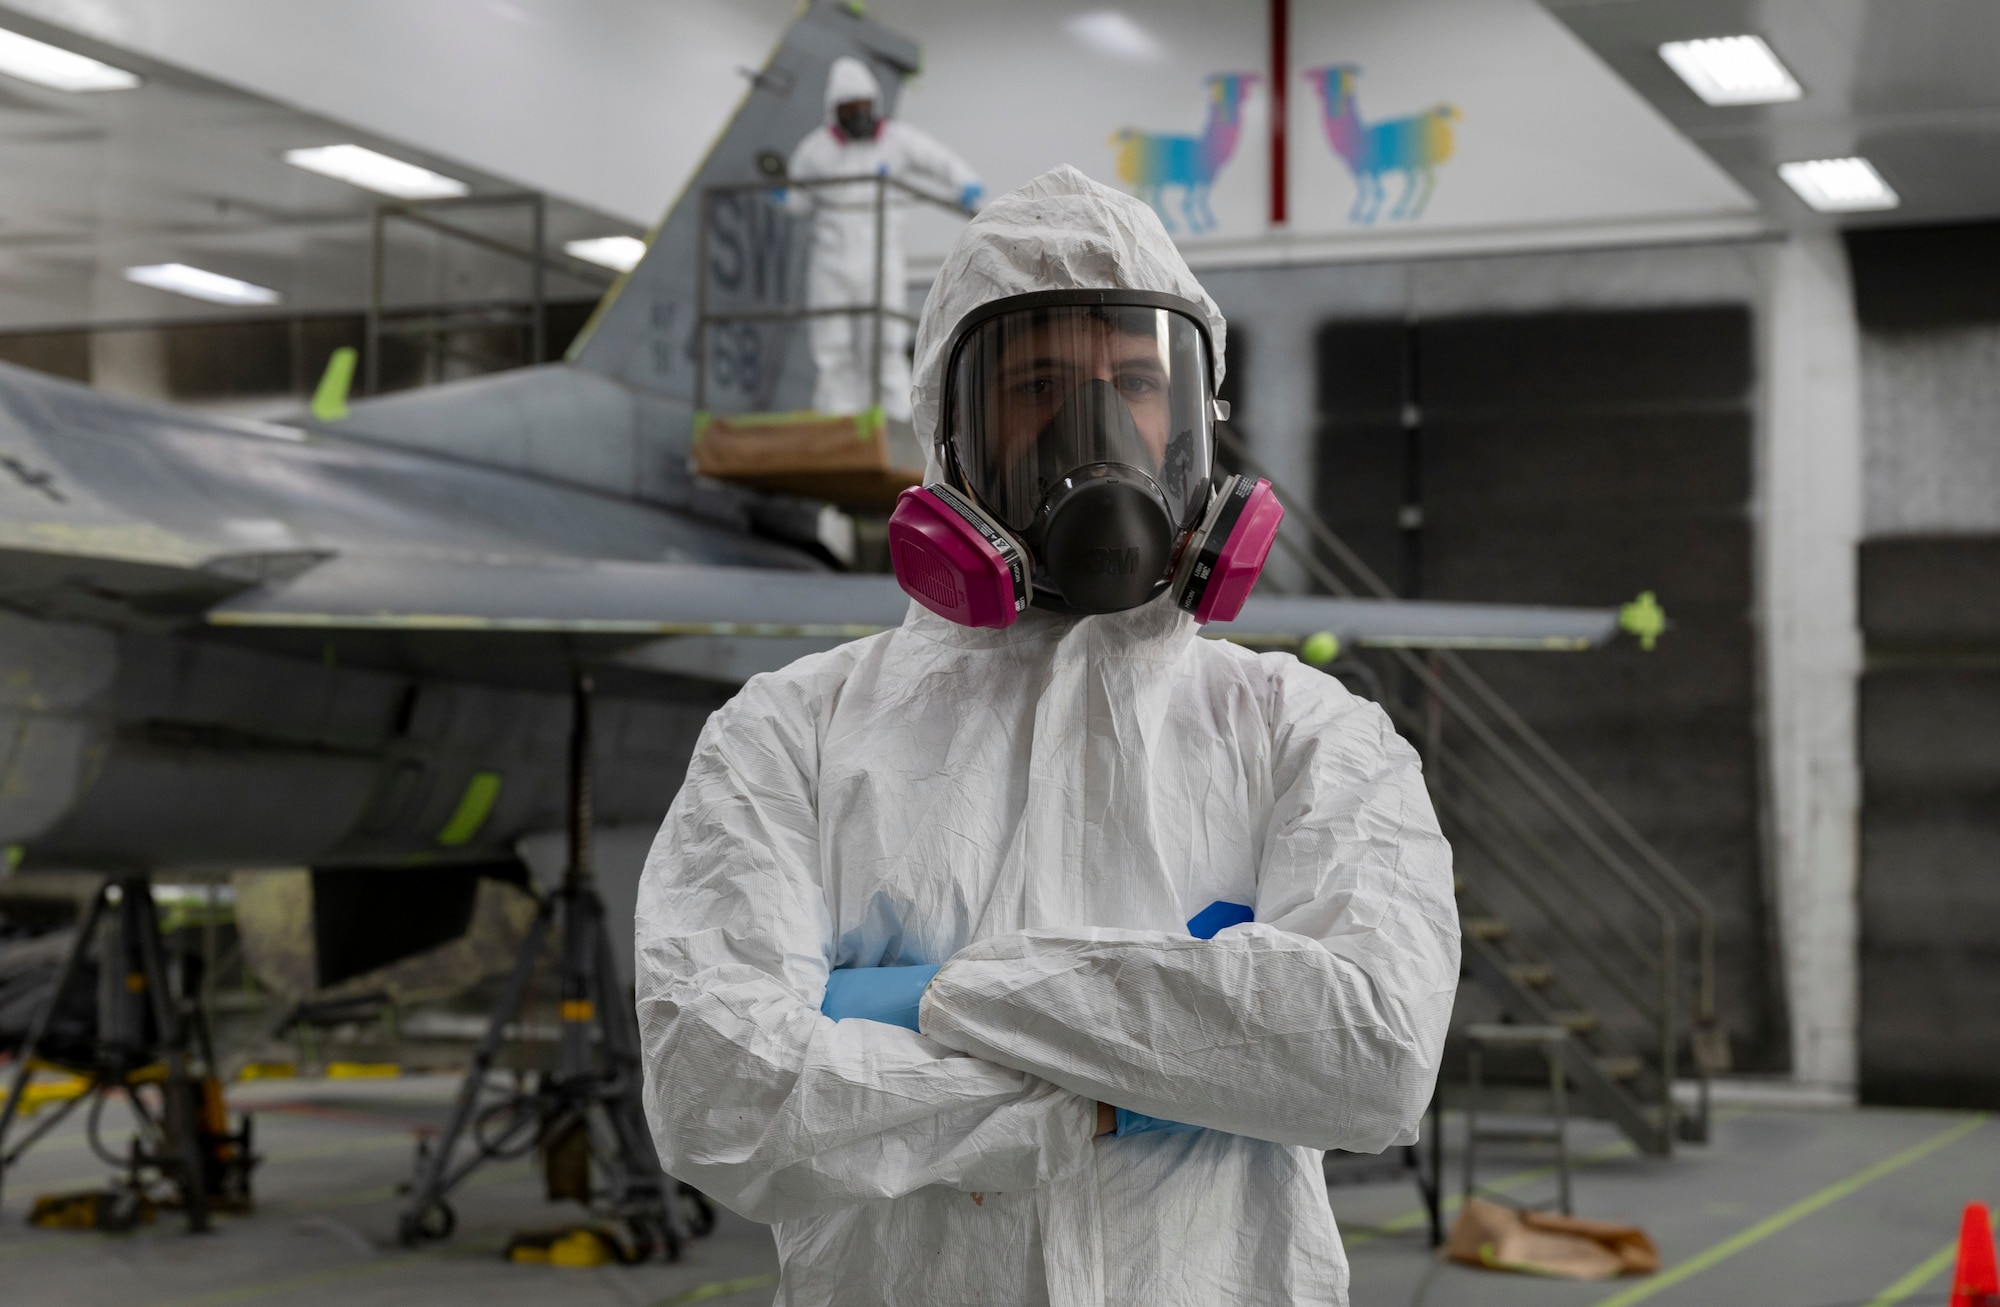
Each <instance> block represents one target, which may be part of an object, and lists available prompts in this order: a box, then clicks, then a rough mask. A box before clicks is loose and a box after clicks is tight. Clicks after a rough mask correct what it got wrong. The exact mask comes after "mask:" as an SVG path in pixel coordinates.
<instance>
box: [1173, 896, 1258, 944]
mask: <svg viewBox="0 0 2000 1307" xmlns="http://www.w3.org/2000/svg"><path fill="white" fill-rule="evenodd" d="M1256 919H1257V913H1256V910H1255V909H1254V908H1249V907H1246V906H1244V905H1243V904H1241V903H1225V902H1223V901H1222V900H1221V899H1217V900H1216V901H1215V902H1213V903H1211V904H1209V905H1208V906H1207V907H1205V908H1203V909H1202V910H1201V911H1200V912H1197V913H1195V914H1194V915H1193V916H1192V917H1189V918H1188V934H1190V935H1192V936H1194V937H1195V938H1196V939H1214V938H1215V937H1216V935H1218V934H1220V933H1221V932H1222V931H1225V930H1228V929H1229V928H1230V927H1231V926H1241V925H1243V924H1244V923H1245V922H1248V921H1255V920H1256Z"/></svg>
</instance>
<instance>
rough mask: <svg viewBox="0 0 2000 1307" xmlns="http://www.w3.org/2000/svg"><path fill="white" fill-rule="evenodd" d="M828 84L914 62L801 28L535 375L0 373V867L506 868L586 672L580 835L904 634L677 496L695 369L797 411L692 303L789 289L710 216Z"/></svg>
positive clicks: (796, 131) (804, 19) (787, 516)
mask: <svg viewBox="0 0 2000 1307" xmlns="http://www.w3.org/2000/svg"><path fill="white" fill-rule="evenodd" d="M841 55H853V56H856V57H859V58H862V59H865V60H867V61H869V62H870V63H871V64H873V65H874V66H875V67H876V69H877V71H878V73H879V74H880V81H881V82H882V84H883V86H884V87H885V88H887V89H888V94H889V95H890V96H892V97H893V96H894V94H895V88H896V87H897V86H898V85H899V84H900V82H901V80H902V78H903V77H904V76H906V75H908V74H909V73H911V72H914V71H915V69H916V67H917V64H918V58H919V56H918V51H917V48H916V47H915V45H914V44H912V43H911V42H910V41H908V40H907V39H905V38H903V37H902V36H900V35H898V34H896V33H894V32H891V31H888V30H887V29H885V28H883V27H881V26H879V25H876V24H874V23H871V22H869V21H867V20H866V19H865V18H863V17H861V16H860V6H859V5H853V6H848V5H841V4H832V3H817V4H814V5H813V6H811V7H810V8H808V9H807V10H806V11H805V12H804V13H802V14H801V16H800V17H799V18H798V19H797V20H796V21H795V22H794V23H793V25H792V26H791V28H790V29H789V30H788V31H787V32H786V33H785V35H784V37H783V38H782V39H781V41H780V42H779V44H778V46H777V47H776V49H775V50H774V51H773V53H772V55H771V56H770V58H769V59H768V61H767V62H766V63H765V64H764V66H763V67H762V68H761V69H760V70H758V71H756V72H755V73H754V75H752V76H751V77H750V79H749V81H748V85H747V88H746V91H745V95H744V99H743V103H742V105H741V107H740V108H739V109H738V111H737V112H736V114H735V116H734V117H733V118H732V120H731V121H730V123H729V124H728V126H727V127H726V129H725V130H724V132H723V134H722V136H721V137H720V139H719V140H718V141H717V143H716V144H715V146H714V148H713V149H712V150H711V151H710V153H709V155H708V157H707V159H706V160H705V162H704V163H703V165H702V166H701V168H700V169H699V171H698V172H697V174H696V176H695V177H694V178H693V179H691V181H690V182H689V184H688V187H687V189H686V190H685V191H684V193H683V194H682V196H681V197H680V199H679V200H677V201H676V203H675V204H674V206H673V207H672V209H671V211H670V212H669V214H668V216H667V218H666V219H665V221H664V222H663V223H662V224H661V226H660V227H659V228H658V229H657V230H656V231H655V232H654V234H653V237H652V240H651V242H650V248H649V252H648V254H647V255H646V257H645V259H644V260H643V261H642V262H641V263H640V264H639V265H638V266H637V267H636V268H635V269H634V270H633V271H632V272H631V273H630V274H628V275H627V276H626V277H625V278H624V279H623V280H622V281H621V283H620V284H618V285H617V286H614V287H613V289H612V290H611V292H610V293H609V294H608V296H607V297H606V300H605V301H604V303H603V304H602V305H601V306H600V308H599V310H598V313H597V315H596V317H595V319H594V320H593V322H592V324H591V325H590V326H589V327H588V328H587V329H586V331H585V333H584V334H583V335H582V336H581V337H580V339H579V343H578V344H577V345H576V346H575V347H573V348H572V350H571V353H570V356H569V357H568V358H567V359H566V360H564V361H563V362H561V363H557V364H551V365H547V366H541V367H534V368H526V369H521V370H519V371H515V372H511V373H503V374H498V375H494V376H490V377H485V378H478V379H473V380H470V381H465V382H459V383H452V384H447V385H442V386H438V387H434V388H430V389H426V390H420V391H415V392H407V393H404V394H400V395H390V396H381V397H373V398H363V399H356V400H352V401H349V400H348V399H347V398H346V397H345V396H344V395H343V394H342V393H340V387H339V386H338V385H334V386H332V387H330V388H329V389H328V390H327V392H326V393H323V394H322V395H321V396H320V402H319V403H317V404H316V406H315V410H316V411H315V416H314V417H312V418H310V419H302V420H301V421H299V422H298V423H296V424H283V423H268V422H252V421H242V420H233V419H225V418H220V417H212V416H205V415H201V414H197V413H194V412H189V411H183V410H177V409H172V408H167V407H159V406H151V405H145V404H139V403H132V402H127V401H123V400H119V399H114V398H111V397H108V396H105V395H102V394H99V393H96V392H93V391H91V390H89V389H86V388H83V387H80V386H76V385H73V384H70V383H67V382H64V381H59V380H54V379H51V378H48V377H44V376H39V375H36V374H32V373H29V372H25V371H21V370H19V369H15V368H11V367H0V849H4V858H5V865H6V867H7V868H8V869H12V868H17V867H22V868H52V869H62V868H78V869H88V870H92V871H100V872H106V871H122V872H131V871H139V870H155V869H161V868H199V869H212V870H221V869H228V868H255V867H273V866H312V867H383V868H393V867H405V868H412V869H415V868H422V867H431V866H438V865H448V864H458V865H467V864H476V863H480V862H487V861H492V860H496V859H511V858H512V856H513V853H512V850H513V849H514V848H515V846H516V844H517V842H518V841H519V840H521V839H522V838H523V837H524V836H526V835H529V834H531V833H533V832H538V831H549V830H555V829H558V828H560V827H561V826H562V824H563V820H564V805H565V763H564V740H565V738H566V735H567V731H568V726H569V713H570V700H569V696H568V690H569V685H570V678H571V677H572V675H573V673H574V671H575V669H576V668H577V667H578V666H588V667H590V668H592V669H593V670H594V675H595V679H596V683H597V689H598V698H597V704H598V706H597V723H596V730H595V738H596V740H597V741H598V744H597V750H596V755H597V756H596V761H597V766H596V768H595V773H596V776H597V777H598V782H597V789H596V794H595V819H596V820H597V821H598V822H599V823H602V824H606V825H615V824H624V823H638V822H652V821H657V820H658V819H659V817H660V814H661V813H662V812H663V811H664V809H665V807H666V805H667V803H668V801H669V800H670V799H671V797H672V795H673V793H674V791H675V789H676V788H677V787H678V785H679V783H680V780H681V776H682V774H683V772H684V769H685V766H686V763H687V760H688V757H689V754H690V752H691V750H692V747H693V743H694V740H695V736H696V734H697V733H698V731H699V730H700V728H701V726H702V723H703V722H704V720H705V719H706V718H707V716H708V714H709V713H710V712H711V711H712V710H713V709H714V708H715V707H716V706H717V705H718V704H719V703H721V702H722V701H723V700H724V699H725V698H726V697H727V696H728V695H729V694H730V693H731V692H732V689H733V685H734V684H736V683H740V682H741V680H742V679H744V678H745V677H746V676H748V675H750V674H752V673H754V672H755V671H758V670H763V669H766V668H770V667H775V666H779V665H782V664H783V663H784V662H787V661H789V660H790V659H792V658H794V657H796V656H798V655H799V654H801V653H804V652H809V651H811V650H813V649H816V648H825V647H829V646H831V645H832V644H834V643H837V642H839V641H841V640H844V639H852V638H855V637H857V636H861V635H866V634H868V633H870V632H873V631H877V630H881V629H884V628H886V627H890V626H893V625H896V624H898V623H899V622H900V621H901V620H902V619H903V616H904V614H905V612H906V610H907V606H908V601H907V599H906V598H905V596H904V595H903V594H902V593H901V592H900V591H899V590H898V588H897V587H896V584H895V582H894V580H893V579H892V578H889V577H885V576H872V575H857V574H849V573H844V572H840V571H837V570H834V569H833V568H832V567H831V566H830V565H829V560H828V558H827V556H826V553H825V551H824V550H823V549H819V548H817V547H816V546H815V544H814V540H815V527H814V518H813V515H812V512H811V511H803V512H802V510H801V506H800V504H799V503H798V501H794V500H785V499H776V498H772V497H768V496H761V495H758V494H756V493H752V492H748V491H744V490H741V489H738V488H735V487H730V486H725V485H721V484H718V483H714V482H710V481H706V480H704V479H702V478H699V477H696V476H694V475H693V474H691V473H690V471H689V470H688V461H689V452H690V439H691V433H692V431H693V429H694V420H695V409H694V402H695V401H694V396H695V394H696V391H697V386H696V384H695V381H696V375H697V369H701V368H707V369H709V372H708V373H707V375H706V376H704V378H703V380H704V382H705V383H706V399H705V403H707V404H708V405H709V406H711V407H716V408H722V409H725V410H726V409H727V408H728V407H729V406H731V405H734V406H735V408H737V409H744V410H747V409H783V408H787V407H795V408H796V407H803V406H804V396H805V395H806V394H809V391H810V386H811V376H810V372H809V366H810V365H809V362H807V361H806V359H805V358H804V351H803V349H797V348H792V347H791V345H792V343H793V342H792V341H791V339H790V334H789V333H791V332H792V331H793V329H794V327H795V325H796V324H792V323H785V322H764V323H756V322H744V323H739V324H738V326H737V327H736V328H735V331H736V335H735V337H734V340H733V343H731V344H730V345H729V348H730V349H731V350H732V351H733V354H732V357H733V358H734V359H735V361H736V366H734V367H731V368H729V369H721V368H717V367H716V366H715V360H714V358H713V357H712V354H713V345H714V343H713V342H707V343H705V344H704V345H703V347H702V348H699V349H698V348H696V341H697V338H698V333H697V331H696V316H697V314H696V306H697V303H698V302H700V301H701V298H702V296H703V295H709V296H717V295H720V296H724V297H729V296H733V297H734V299H733V300H728V302H731V303H735V304H739V305H741V304H744V303H752V304H754V303H780V304H781V303H787V302H795V301H796V300H797V298H798V297H799V287H800V285H801V283H802V277H803V273H804V249H805V233H804V231H803V230H802V227H801V225H800V224H796V223H794V222H793V221H792V220H791V219H790V218H788V217H787V216H786V214H785V213H784V211H783V209H782V207H781V206H778V205H775V204H771V203H769V202H766V201H762V200H760V198H759V197H758V195H757V194H756V193H755V192H754V191H745V190H743V189H741V188H740V186H739V188H738V189H736V190H734V191H730V192H727V193H726V194H722V195H719V196H718V195H716V194H714V193H711V192H709V190H708V188H710V187H714V186H718V185H736V184H739V183H744V182H756V181H758V180H760V179H763V180H772V179H774V171H773V169H774V161H776V162H775V168H776V174H775V177H776V179H781V174H782V162H781V161H782V158H783V154H784V152H785V151H787V150H788V149H789V147H790V145H791V144H792V143H793V142H795V141H797V140H798V139H799V138H800V137H801V136H803V135H804V134H805V133H806V132H807V131H808V130H810V129H811V128H812V127H813V126H814V125H815V124H816V123H817V122H818V121H819V119H820V115H821V112H822V109H821V100H822V90H823V86H824V83H825V79H826V73H827V69H828V67H829V65H830V64H831V62H832V60H833V59H834V58H836V57H838V56H841ZM704 224H706V225H707V231H706V233H705V234H704V232H703V230H702V229H703V226H704ZM701 248H706V249H708V250H709V252H710V259H709V266H708V267H707V269H706V273H705V274H704V272H703V269H702V268H701V267H700V265H699V263H698V261H697V259H696V251H697V250H698V249H701ZM704 275H706V276H707V278H708V279H709V286H708V287H707V288H706V289H698V285H697V283H698V282H699V281H700V280H701V279H702V277H703V276H704ZM709 302H710V303H711V304H713V303H714V302H715V301H714V300H713V299H711V300H710V301H709ZM812 507H813V506H811V505H807V506H805V508H806V510H810V509H811V508H812ZM1617 626H1618V619H1617V614H1616V612H1615V611H1614V610H1609V609H1606V610H1550V609H1518V608H1508V607H1504V606H1476V605H1437V604H1415V603H1410V604H1391V603H1379V602H1372V601H1361V600H1339V599H1317V598H1283V597H1276V598H1268V599H1267V598H1261V597H1260V598H1257V599H1254V600H1253V601H1252V603H1251V604H1250V606H1249V607H1247V608H1246V609H1245V611H1244V613H1243V615H1242V616H1241V617H1240V618H1239V619H1238V620H1237V621H1236V622H1235V623H1233V624H1232V625H1231V626H1230V627H1228V628H1220V629H1216V630H1212V631H1211V632H1210V634H1220V635H1225V636H1229V637H1231V638H1242V639H1261V640H1265V641H1270V642H1279V643H1282V642H1286V641H1291V642H1296V641H1297V640H1298V639H1300V638H1301V637H1304V636H1307V635H1311V634H1314V633H1317V632H1321V631H1326V632H1331V633H1332V634H1334V635H1336V636H1339V637H1341V638H1342V639H1345V640H1348V641H1350V642H1359V643H1364V644H1365V643H1370V642H1379V643H1389V644H1419V645H1421V644H1452V643H1458V644H1470V645H1488V646H1492V645H1499V646H1508V647H1523V646H1525V647H1567V648H1581V647H1589V646H1593V645H1596V644H1601V643H1603V642H1604V641H1606V640H1608V639H1610V638H1611V637H1612V636H1613V635H1615V633H1616V631H1617Z"/></svg>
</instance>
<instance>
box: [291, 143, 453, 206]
mask: <svg viewBox="0 0 2000 1307" xmlns="http://www.w3.org/2000/svg"><path fill="white" fill-rule="evenodd" d="M285 162H286V163H289V164H291V165H292V166H293V167H294V168H304V169H305V170H306V171H307V172H316V173H318V174H319V175H320V176H322V177H331V178H333V179H334V180H336V181H343V182H347V183H349V184H350V185H354V186H360V187H364V188H366V189H368V190H371V191H380V192H381V193H382V194H384V195H393V196H395V197H396V198H397V199H399V200H448V199H455V198H456V197H458V196H460V195H464V194H467V193H468V192H470V191H471V190H472V188H471V187H470V186H467V185H466V184H465V183H464V182H462V181H459V180H458V179H457V178H456V177H447V176H445V175H444V174H443V173H435V172H432V171H431V170H430V169H428V168H419V167H417V165H415V164H414V163H404V162H403V161H402V160H401V159H391V158H390V157H389V156H388V155H386V154H378V153H376V152H375V151H374V150H370V149H368V148H367V147H365V146H360V145H317V146H314V147H313V148H311V149H309V150H286V151H285Z"/></svg>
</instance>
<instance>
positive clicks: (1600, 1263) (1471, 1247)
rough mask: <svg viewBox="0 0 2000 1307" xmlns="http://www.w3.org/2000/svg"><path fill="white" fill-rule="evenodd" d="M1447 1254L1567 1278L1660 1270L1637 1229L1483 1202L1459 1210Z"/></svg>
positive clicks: (1470, 1263)
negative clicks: (1524, 1210)
mask: <svg viewBox="0 0 2000 1307" xmlns="http://www.w3.org/2000/svg"><path fill="white" fill-rule="evenodd" d="M1445 1255H1446V1256H1447V1257H1449V1258H1451V1260H1452V1261H1455V1262H1461V1263H1463V1264H1464V1265H1467V1266H1483V1267H1486V1268H1487V1269H1489V1270H1495V1271H1523V1272H1525V1273H1527V1274H1529V1275H1553V1276H1557V1277H1559V1278H1561V1279H1565V1280H1608V1279H1610V1278H1611V1277H1613V1276H1615V1275H1651V1274H1652V1273H1653V1272H1654V1271H1657V1270H1659V1269H1660V1250H1659V1249H1657V1248H1655V1247H1654V1246H1653V1241H1652V1240H1651V1239H1650V1238H1648V1237H1647V1236H1646V1232H1645V1231H1644V1230H1641V1229H1640V1228H1639V1227H1638V1226H1636V1225H1616V1224H1613V1223H1612V1222H1610V1221H1586V1220H1583V1219H1581V1218H1580V1217H1575V1216H1558V1215H1556V1214H1555V1213H1553V1212H1523V1211H1517V1210H1515V1209H1514V1208H1512V1207H1503V1206H1502V1205H1500V1204H1499V1203H1489V1202H1487V1201H1486V1200H1484V1199H1482V1198H1475V1199H1473V1200H1472V1201H1470V1202H1468V1203H1467V1204H1466V1205H1465V1207H1464V1209H1463V1210H1461V1211H1460V1212H1459V1214H1458V1220H1456V1221H1455V1222H1453V1223H1452V1227H1451V1238H1450V1239H1448V1240H1447V1241H1446V1242H1445Z"/></svg>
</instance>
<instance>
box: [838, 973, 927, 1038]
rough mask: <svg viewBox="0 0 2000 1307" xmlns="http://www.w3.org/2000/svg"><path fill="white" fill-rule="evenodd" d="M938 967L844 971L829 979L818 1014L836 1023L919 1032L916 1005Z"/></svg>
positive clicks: (921, 998)
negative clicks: (863, 1023)
mask: <svg viewBox="0 0 2000 1307" xmlns="http://www.w3.org/2000/svg"><path fill="white" fill-rule="evenodd" d="M937 973H938V968H936V967H842V968H840V969H839V970H837V971H835V972H833V973H832V974H831V975H829V976H828V977H827V978H826V997H825V998H824V999H821V1000H820V1005H819V1010H820V1011H821V1012H823V1013H825V1014H826V1015H827V1016H830V1017H832V1018H833V1019H834V1020H835V1021H857V1020H858V1021H880V1022H882V1023H883V1024H884V1025H890V1026H901V1027H903V1029H905V1030H915V1029H916V1028H917V1004H918V1003H919V1002H921V1001H922V1000H923V997H924V986H926V985H928V984H930V983H931V977H932V976H935V975H936V974H937Z"/></svg>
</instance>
